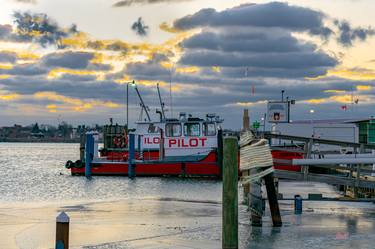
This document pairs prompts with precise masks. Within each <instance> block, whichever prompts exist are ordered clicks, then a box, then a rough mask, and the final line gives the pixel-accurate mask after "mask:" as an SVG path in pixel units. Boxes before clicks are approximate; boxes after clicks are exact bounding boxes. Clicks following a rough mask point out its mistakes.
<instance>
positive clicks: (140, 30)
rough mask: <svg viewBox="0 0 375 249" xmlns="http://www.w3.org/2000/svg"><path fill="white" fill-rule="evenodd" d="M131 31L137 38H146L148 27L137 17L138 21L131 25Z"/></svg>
mask: <svg viewBox="0 0 375 249" xmlns="http://www.w3.org/2000/svg"><path fill="white" fill-rule="evenodd" d="M131 29H132V30H133V31H134V32H135V33H136V34H137V35H139V36H146V35H147V33H148V29H149V27H148V26H147V25H146V24H145V23H144V22H143V20H142V17H139V18H138V20H137V21H135V22H134V23H133V25H132V26H131Z"/></svg>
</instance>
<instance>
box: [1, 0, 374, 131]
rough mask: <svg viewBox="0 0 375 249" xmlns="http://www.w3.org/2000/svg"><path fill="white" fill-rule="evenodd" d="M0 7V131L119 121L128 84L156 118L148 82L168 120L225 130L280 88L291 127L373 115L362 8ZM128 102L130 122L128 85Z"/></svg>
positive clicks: (30, 2)
mask: <svg viewBox="0 0 375 249" xmlns="http://www.w3.org/2000/svg"><path fill="white" fill-rule="evenodd" d="M0 4H1V5H0V6H1V12H0V125H12V124H14V123H18V124H30V123H32V122H36V121H38V122H41V123H49V124H56V123H57V122H59V121H61V120H64V121H67V122H69V123H73V124H80V123H86V124H94V123H99V124H104V123H106V122H107V120H108V119H109V118H110V117H113V118H114V119H115V122H119V123H123V122H124V121H125V109H126V106H125V102H126V99H125V94H126V92H125V89H126V84H127V82H129V81H132V80H135V81H136V82H137V84H138V87H139V90H140V91H141V93H142V95H143V97H144V100H145V102H146V104H147V105H148V106H149V108H150V110H151V113H152V115H153V116H154V117H155V118H156V115H155V109H156V108H157V107H158V99H157V92H156V84H157V83H159V84H160V87H161V93H162V96H163V99H164V102H165V104H166V106H167V108H168V115H169V116H172V115H174V116H177V113H178V112H180V111H185V112H189V113H193V114H198V115H203V114H205V113H213V112H214V113H217V114H219V115H221V116H222V117H223V118H224V119H225V120H226V121H225V126H226V127H230V128H239V127H240V126H241V117H242V110H243V109H244V108H249V109H250V115H251V118H252V121H254V120H259V119H260V117H261V116H263V113H264V112H265V110H266V101H267V100H278V99H280V98H281V96H280V95H281V94H280V92H281V90H285V96H289V97H290V98H292V99H295V100H296V105H294V106H293V107H292V119H294V120H297V119H311V118H321V119H325V118H351V117H355V118H361V117H369V116H371V115H374V114H375V111H374V102H375V97H374V95H373V93H374V90H375V88H374V87H375V83H374V79H375V51H374V49H373V48H374V47H375V29H374V28H373V27H372V26H374V25H375V16H374V15H373V13H372V10H374V9H375V1H372V0H331V1H324V0H321V1H319V0H315V1H307V0H306V1H305V0H298V1H297V0H295V1H285V2H269V1H261V0H259V1H251V2H248V1H243V0H233V1H225V0H65V1H58V0H0ZM170 82H172V84H170ZM170 93H171V94H170ZM171 96H172V98H171ZM129 101H130V106H129V107H130V118H131V120H130V122H131V123H132V122H133V121H135V120H137V119H138V116H139V110H140V108H139V101H138V99H137V97H136V94H135V92H134V90H133V89H131V88H130V98H129ZM171 104H172V105H171ZM344 107H345V108H344ZM311 109H313V110H315V112H314V114H311V113H310V110H311Z"/></svg>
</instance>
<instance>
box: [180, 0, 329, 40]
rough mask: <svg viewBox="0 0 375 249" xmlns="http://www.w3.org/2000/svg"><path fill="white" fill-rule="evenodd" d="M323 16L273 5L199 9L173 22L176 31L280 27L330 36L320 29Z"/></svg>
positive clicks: (275, 3) (314, 12)
mask: <svg viewBox="0 0 375 249" xmlns="http://www.w3.org/2000/svg"><path fill="white" fill-rule="evenodd" d="M324 17H325V15H324V14H323V13H322V12H319V11H315V10H312V9H309V8H303V7H298V6H290V5H288V4H286V3H280V2H272V3H267V4H244V5H240V6H238V7H235V8H231V9H227V10H223V11H220V12H218V11H216V10H215V9H202V10H200V11H198V12H197V13H195V14H193V15H189V16H186V17H183V18H180V19H177V20H176V21H175V22H174V27H175V28H178V29H191V28H196V27H204V26H210V27H220V26H248V27H251V26H253V27H266V28H270V27H280V28H287V29H291V30H300V31H305V30H308V31H312V32H314V33H317V34H319V35H329V34H331V32H330V30H329V29H328V28H327V29H324V30H323V29H322V27H323V19H324Z"/></svg>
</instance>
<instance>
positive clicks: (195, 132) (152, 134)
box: [135, 113, 222, 156]
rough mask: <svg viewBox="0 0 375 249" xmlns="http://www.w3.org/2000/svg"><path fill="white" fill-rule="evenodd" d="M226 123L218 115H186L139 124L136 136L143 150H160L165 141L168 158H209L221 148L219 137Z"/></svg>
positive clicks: (181, 114)
mask: <svg viewBox="0 0 375 249" xmlns="http://www.w3.org/2000/svg"><path fill="white" fill-rule="evenodd" d="M221 123H222V120H221V119H220V118H219V117H218V116H216V115H215V114H207V115H206V119H202V118H197V117H192V116H191V115H189V117H187V116H186V114H185V113H180V118H179V119H165V120H161V121H159V122H151V121H142V122H137V128H136V131H135V134H136V135H138V137H139V138H138V139H136V146H137V147H138V146H139V145H138V143H140V146H141V148H142V150H143V151H152V150H159V149H160V141H162V140H163V141H164V151H165V156H190V155H191V156H193V155H207V154H208V153H209V152H211V151H212V150H215V149H216V148H217V134H218V129H220V128H221V127H220V124H221Z"/></svg>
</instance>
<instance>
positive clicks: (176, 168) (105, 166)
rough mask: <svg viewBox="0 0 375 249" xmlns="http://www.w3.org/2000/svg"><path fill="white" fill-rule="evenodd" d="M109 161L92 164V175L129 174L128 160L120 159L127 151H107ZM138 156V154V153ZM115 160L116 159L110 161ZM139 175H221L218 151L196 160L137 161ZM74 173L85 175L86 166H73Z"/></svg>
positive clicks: (147, 155)
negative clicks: (217, 156)
mask: <svg viewBox="0 0 375 249" xmlns="http://www.w3.org/2000/svg"><path fill="white" fill-rule="evenodd" d="M106 154H107V158H108V161H105V162H95V163H93V164H92V167H91V173H92V175H127V174H128V162H127V161H120V160H121V159H124V158H126V157H127V152H110V153H106ZM158 154H159V153H158V152H157V151H154V152H150V153H149V154H148V152H147V153H143V158H144V159H148V158H152V159H156V158H158ZM136 157H137V155H136ZM110 160H114V161H110ZM135 165H136V166H135V174H136V175H137V176H162V175H168V176H210V177H220V176H221V169H220V167H219V165H218V163H217V158H216V152H210V153H209V154H208V155H207V156H206V157H205V158H204V159H203V160H200V161H196V162H181V161H178V162H168V161H160V162H159V161H147V160H145V161H142V162H137V163H135ZM71 173H72V174H73V175H84V174H85V169H84V168H71Z"/></svg>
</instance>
